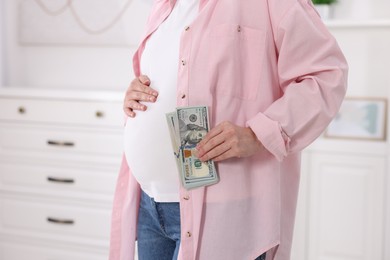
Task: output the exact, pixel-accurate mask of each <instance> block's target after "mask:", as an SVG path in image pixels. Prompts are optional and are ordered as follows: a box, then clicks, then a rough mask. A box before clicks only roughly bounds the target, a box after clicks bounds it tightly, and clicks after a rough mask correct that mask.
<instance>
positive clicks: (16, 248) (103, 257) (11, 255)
mask: <svg viewBox="0 0 390 260" xmlns="http://www.w3.org/2000/svg"><path fill="white" fill-rule="evenodd" d="M0 259H2V260H107V259H108V252H107V253H105V254H97V253H88V252H87V250H83V251H81V252H78V251H75V250H73V249H71V250H69V249H57V248H55V247H53V245H50V247H49V246H47V245H46V247H43V246H42V247H38V246H31V245H25V244H10V243H1V242H0Z"/></svg>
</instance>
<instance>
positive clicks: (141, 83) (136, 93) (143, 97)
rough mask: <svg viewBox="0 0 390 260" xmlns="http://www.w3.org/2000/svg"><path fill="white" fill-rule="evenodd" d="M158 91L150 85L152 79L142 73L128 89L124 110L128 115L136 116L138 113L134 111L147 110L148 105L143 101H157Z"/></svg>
mask: <svg viewBox="0 0 390 260" xmlns="http://www.w3.org/2000/svg"><path fill="white" fill-rule="evenodd" d="M157 96H158V92H157V91H156V90H154V89H152V88H151V87H150V79H149V78H148V77H147V76H145V75H141V76H139V77H138V78H135V79H134V80H133V81H132V82H131V83H130V86H129V88H128V89H127V91H126V96H125V100H124V101H123V110H124V111H125V113H126V115H128V116H129V117H132V118H134V117H135V116H136V113H135V112H134V111H136V110H138V111H145V110H146V109H147V106H146V105H144V104H143V103H141V101H143V102H152V103H154V102H156V100H157Z"/></svg>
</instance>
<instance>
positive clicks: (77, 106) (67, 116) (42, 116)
mask: <svg viewBox="0 0 390 260" xmlns="http://www.w3.org/2000/svg"><path fill="white" fill-rule="evenodd" d="M123 116H124V113H123V110H122V104H121V103H119V102H118V103H114V102H93V101H83V102H81V101H63V100H46V99H23V98H1V99H0V119H6V120H18V121H26V122H49V123H70V124H80V125H90V124H92V125H101V126H117V127H121V126H123V122H124V117H123Z"/></svg>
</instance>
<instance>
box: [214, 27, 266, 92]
mask: <svg viewBox="0 0 390 260" xmlns="http://www.w3.org/2000/svg"><path fill="white" fill-rule="evenodd" d="M210 33H211V35H210V59H209V60H210V62H209V65H210V67H209V69H210V70H209V71H210V73H211V77H212V82H213V91H214V93H215V94H216V95H218V96H220V95H221V96H229V97H234V98H240V99H245V100H254V99H256V97H257V94H258V89H259V88H260V82H261V75H262V73H261V70H262V66H263V63H264V57H265V55H264V52H265V36H266V34H265V31H263V30H259V29H253V28H249V27H246V26H242V25H239V24H220V25H217V26H215V27H214V28H212V30H211V31H210Z"/></svg>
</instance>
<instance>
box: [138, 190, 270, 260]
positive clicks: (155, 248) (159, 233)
mask: <svg viewBox="0 0 390 260" xmlns="http://www.w3.org/2000/svg"><path fill="white" fill-rule="evenodd" d="M137 241H138V259H139V260H155V259H158V260H176V259H177V256H178V253H179V247H180V206H179V203H178V202H155V201H154V199H153V198H150V197H149V196H148V195H147V194H146V193H145V192H143V191H142V193H141V201H140V207H139V213H138V225H137ZM264 259H265V253H264V254H262V255H261V256H259V257H257V258H256V259H255V260H264Z"/></svg>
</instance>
